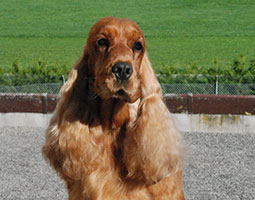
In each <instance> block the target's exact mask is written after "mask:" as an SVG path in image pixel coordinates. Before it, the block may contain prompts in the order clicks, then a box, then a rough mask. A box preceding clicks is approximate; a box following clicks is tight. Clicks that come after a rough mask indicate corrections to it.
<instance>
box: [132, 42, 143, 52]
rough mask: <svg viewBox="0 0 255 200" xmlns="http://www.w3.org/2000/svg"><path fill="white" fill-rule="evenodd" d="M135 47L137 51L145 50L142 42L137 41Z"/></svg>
mask: <svg viewBox="0 0 255 200" xmlns="http://www.w3.org/2000/svg"><path fill="white" fill-rule="evenodd" d="M133 49H134V50H135V51H142V50H143V45H142V43H141V42H135V44H134V46H133Z"/></svg>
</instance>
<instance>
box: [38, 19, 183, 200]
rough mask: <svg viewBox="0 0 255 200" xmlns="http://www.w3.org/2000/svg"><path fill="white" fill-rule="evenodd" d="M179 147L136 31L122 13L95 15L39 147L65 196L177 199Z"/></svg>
mask: <svg viewBox="0 0 255 200" xmlns="http://www.w3.org/2000/svg"><path fill="white" fill-rule="evenodd" d="M119 62H125V63H128V64H127V65H129V66H132V70H133V72H132V74H131V76H130V77H129V78H128V80H127V78H126V77H124V78H126V79H125V80H124V79H123V78H122V79H119V78H118V77H117V73H119V72H116V73H113V66H115V64H116V63H119ZM121 72H122V71H121ZM123 73H124V72H123ZM125 73H126V74H124V75H130V71H125ZM128 73H129V74H128ZM118 75H119V74H118ZM181 147H182V144H181V138H180V136H179V134H178V132H177V131H176V130H175V128H174V126H173V123H172V121H171V118H170V114H169V112H168V110H167V108H166V106H165V104H164V102H163V99H162V94H161V88H160V85H159V83H158V81H157V80H156V77H155V74H154V72H153V69H152V67H151V64H150V62H149V60H148V57H147V53H146V44H145V38H144V36H143V33H142V31H141V30H140V28H139V27H138V25H137V24H136V23H134V22H132V21H131V20H128V19H119V18H113V17H106V18H103V19H101V20H99V21H98V22H97V23H96V24H95V25H94V26H93V27H92V28H91V30H90V33H89V35H88V38H87V43H86V45H85V48H84V52H83V54H82V56H81V58H80V59H79V60H78V61H77V63H76V64H75V65H74V67H73V69H72V70H71V72H70V75H69V78H68V81H67V82H66V83H65V85H64V86H63V87H62V89H61V92H60V99H59V101H58V104H57V107H56V110H55V113H54V116H53V118H52V120H51V123H50V125H49V127H48V129H47V132H46V142H45V144H44V146H43V154H44V156H45V158H46V159H48V160H49V162H50V164H51V165H52V166H53V167H54V168H55V170H56V171H57V172H58V174H59V175H60V176H61V178H62V179H64V180H65V182H66V185H67V189H68V193H69V199H70V200H78V199H79V200H80V199H88V200H99V199H105V200H107V199H109V200H114V199H118V200H120V199H121V200H128V199H132V200H136V199H142V200H144V199H145V200H146V199H180V200H181V199H184V197H183V191H182V160H181V154H182V149H181Z"/></svg>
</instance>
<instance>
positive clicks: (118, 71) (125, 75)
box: [112, 62, 133, 81]
mask: <svg viewBox="0 0 255 200" xmlns="http://www.w3.org/2000/svg"><path fill="white" fill-rule="evenodd" d="M112 72H113V73H114V74H115V76H116V78H117V79H119V80H121V81H126V80H128V79H129V78H130V76H131V75H132V73H133V68H132V65H131V64H130V63H126V62H117V63H116V64H115V65H114V66H113V67H112Z"/></svg>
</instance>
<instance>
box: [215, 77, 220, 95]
mask: <svg viewBox="0 0 255 200" xmlns="http://www.w3.org/2000/svg"><path fill="white" fill-rule="evenodd" d="M218 93H219V76H218V75H216V81H215V94H216V95H217V94H218Z"/></svg>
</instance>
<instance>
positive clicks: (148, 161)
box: [123, 55, 182, 184]
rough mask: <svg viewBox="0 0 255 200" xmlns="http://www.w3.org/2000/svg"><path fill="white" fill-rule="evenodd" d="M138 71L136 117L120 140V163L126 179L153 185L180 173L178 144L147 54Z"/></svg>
mask: <svg viewBox="0 0 255 200" xmlns="http://www.w3.org/2000/svg"><path fill="white" fill-rule="evenodd" d="M140 70H141V74H140V78H141V90H142V91H141V92H142V95H141V101H140V103H139V106H138V118H137V120H136V122H135V126H134V127H133V128H132V127H131V128H130V129H128V130H127V133H126V137H125V139H124V141H123V162H124V164H125V166H126V169H127V178H129V179H131V180H135V181H136V182H139V181H141V182H143V183H144V182H145V183H146V184H153V183H156V182H158V181H160V180H161V179H163V178H165V177H166V176H170V175H171V174H173V173H175V172H176V171H178V170H180V168H179V167H180V166H181V164H182V163H181V162H182V161H181V159H182V142H181V137H180V135H179V133H178V132H177V131H176V130H175V127H174V124H173V122H172V120H171V117H170V113H169V111H168V109H167V107H166V105H165V104H164V102H163V97H162V93H161V88H160V84H159V82H158V81H157V79H156V76H155V74H154V71H153V69H152V67H151V64H150V62H149V60H148V56H147V55H145V56H144V59H143V61H142V66H141V69H140Z"/></svg>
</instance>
